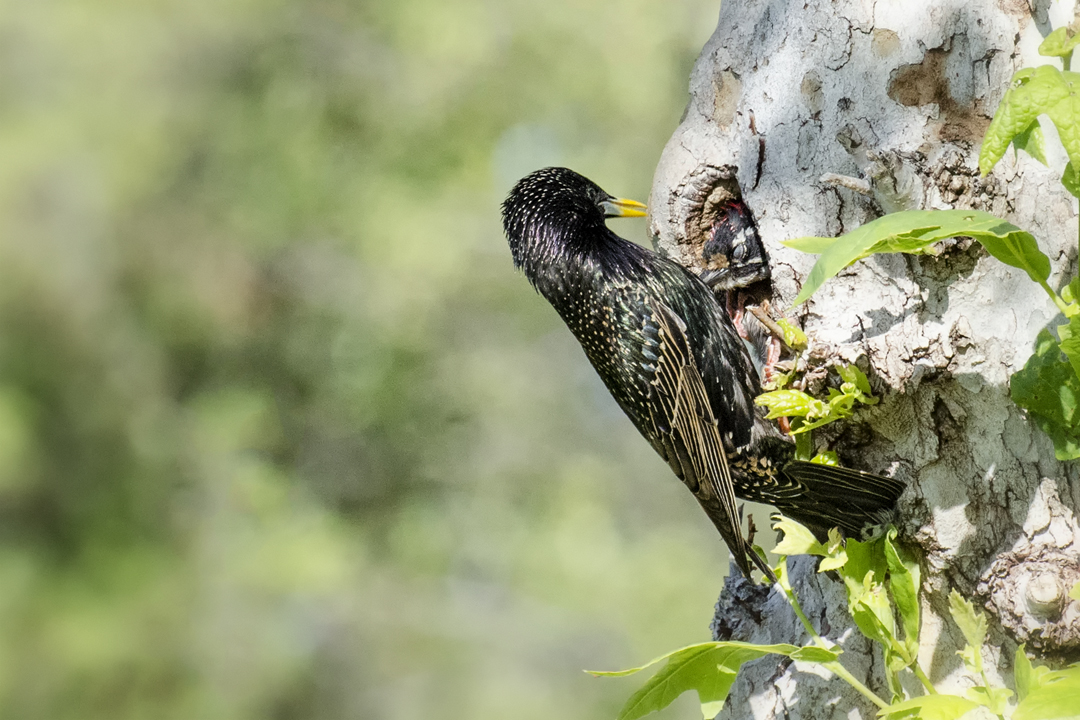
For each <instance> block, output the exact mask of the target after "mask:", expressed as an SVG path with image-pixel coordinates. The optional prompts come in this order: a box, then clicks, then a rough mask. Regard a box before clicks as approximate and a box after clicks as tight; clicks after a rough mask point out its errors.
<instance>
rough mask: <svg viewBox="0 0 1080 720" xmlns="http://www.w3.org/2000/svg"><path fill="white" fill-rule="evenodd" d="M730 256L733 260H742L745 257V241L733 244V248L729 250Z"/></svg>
mask: <svg viewBox="0 0 1080 720" xmlns="http://www.w3.org/2000/svg"><path fill="white" fill-rule="evenodd" d="M731 258H732V260H734V261H735V262H742V261H743V260H745V259H746V243H744V242H740V243H739V244H738V245H736V246H735V249H734V250H732V252H731Z"/></svg>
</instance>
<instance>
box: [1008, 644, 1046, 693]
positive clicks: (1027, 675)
mask: <svg viewBox="0 0 1080 720" xmlns="http://www.w3.org/2000/svg"><path fill="white" fill-rule="evenodd" d="M1049 672H1050V668H1048V667H1045V666H1043V665H1034V666H1033V665H1032V664H1031V660H1029V659H1028V656H1027V654H1026V653H1025V652H1024V646H1023V645H1021V646H1020V647H1018V648H1016V656H1015V659H1014V660H1013V678H1014V680H1015V681H1016V696H1017V698H1019V699H1020V700H1021V701H1023V700H1024V698H1026V697H1027V696H1028V695H1030V694H1031V693H1032V692H1034V691H1035V690H1036V689H1038V688H1039V687H1041V686H1042V684H1043V681H1044V679H1045V677H1046V675H1047V673H1049Z"/></svg>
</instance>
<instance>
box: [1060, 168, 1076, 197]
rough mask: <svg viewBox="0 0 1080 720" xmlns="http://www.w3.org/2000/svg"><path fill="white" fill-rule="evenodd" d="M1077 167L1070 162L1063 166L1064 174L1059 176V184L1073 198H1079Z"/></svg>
mask: <svg viewBox="0 0 1080 720" xmlns="http://www.w3.org/2000/svg"><path fill="white" fill-rule="evenodd" d="M1077 167H1078V166H1076V165H1073V164H1072V162H1071V161H1070V162H1069V163H1068V164H1066V165H1065V172H1064V173H1062V175H1061V184H1062V185H1064V186H1065V189H1066V190H1068V191H1069V192H1070V193H1072V196H1073V197H1077V198H1080V173H1078V172H1077V171H1076V168H1077Z"/></svg>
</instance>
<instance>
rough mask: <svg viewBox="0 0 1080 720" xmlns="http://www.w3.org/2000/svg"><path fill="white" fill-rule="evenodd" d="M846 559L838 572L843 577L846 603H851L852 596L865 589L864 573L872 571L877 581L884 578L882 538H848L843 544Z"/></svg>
mask: <svg viewBox="0 0 1080 720" xmlns="http://www.w3.org/2000/svg"><path fill="white" fill-rule="evenodd" d="M845 551H846V553H847V557H848V561H847V564H845V565H844V568H843V570H842V571H841V573H840V577H842V578H843V579H844V587H845V588H846V589H847V591H848V605H849V606H850V605H851V602H852V599H853V597H858V596H859V595H860V594H862V592H863V591H864V589H865V586H866V575H867V573H872V576H873V578H874V580H875V581H876V582H878V583H880V582H882V581H884V579H885V568H886V567H887V565H886V561H885V550H884V546H883V542H882V538H877V539H875V540H871V541H869V542H860V541H858V540H855V539H854V538H848V539H847V541H846V544H845Z"/></svg>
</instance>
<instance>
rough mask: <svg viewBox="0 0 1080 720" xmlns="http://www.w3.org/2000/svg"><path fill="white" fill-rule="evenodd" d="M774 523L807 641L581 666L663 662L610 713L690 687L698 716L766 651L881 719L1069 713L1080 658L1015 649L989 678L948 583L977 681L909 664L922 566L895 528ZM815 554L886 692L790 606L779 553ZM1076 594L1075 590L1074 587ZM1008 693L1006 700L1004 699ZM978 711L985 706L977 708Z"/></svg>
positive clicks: (1079, 689) (963, 604)
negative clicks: (827, 528) (862, 678)
mask: <svg viewBox="0 0 1080 720" xmlns="http://www.w3.org/2000/svg"><path fill="white" fill-rule="evenodd" d="M774 521H775V524H774V525H773V527H774V528H775V529H777V530H779V531H781V532H783V538H782V540H781V541H780V543H779V544H777V546H776V552H777V553H779V554H780V555H781V557H780V559H779V562H778V564H777V565H776V567H775V568H774V569H775V572H776V575H777V578H778V582H777V585H778V589H779V590H780V591H781V592H783V593H784V595H785V597H787V598H788V600H789V601H790V602H791V605H792V609H793V610H794V611H795V613H796V614H797V615H798V616H799V619H800V620H801V621H802V622H803V624H804V626H805V627H806V629H807V631H808V634H809V636H810V640H809V642H807V643H806V644H805V645H802V646H797V645H792V644H786V643H785V644H775V645H763V644H754V643H745V642H736V641H726V642H709V643H700V644H697V645H691V646H689V647H685V648H682V649H680V650H675V651H673V652H670V653H667V654H665V655H661V656H660V657H658V658H655V659H654V660H651V661H649V662H648V663H645V664H644V665H642V666H640V667H636V668H630V669H629V670H620V671H615V672H600V671H590V672H591V673H592V674H593V675H599V676H605V677H621V676H626V675H631V674H634V673H637V672H640V671H642V670H644V669H646V668H648V667H651V666H653V665H656V664H658V663H661V662H664V663H665V664H664V666H663V667H662V668H661V669H660V670H659V671H658V672H657V673H656V674H655V675H653V676H652V677H651V678H650V679H649V680H648V681H647V682H646V683H645V684H644V685H643V686H642V687H641V688H640V689H638V690H637V692H635V693H634V694H633V695H632V696H631V697H630V699H629V700H627V702H626V704H625V705H624V706H623V709H622V711H621V712H620V713H619V716H618V720H636V719H637V718H640V717H643V716H645V715H647V714H649V713H651V712H656V711H658V710H662V709H663V708H665V707H667V706H668V705H670V704H671V703H672V702H673V701H674V700H675V698H677V697H679V696H680V695H682V694H683V693H685V692H689V691H695V692H697V694H698V699H699V701H700V704H701V713H702V716H703V717H704V718H705V720H709V718H712V717H715V715H716V714H717V713H718V712H719V711H720V710H721V709H722V708H723V705H724V702H725V701H726V700H727V697H728V694H729V693H730V691H731V687H732V685H733V684H734V682H735V679H736V678H737V676H738V672H739V670H740V668H741V667H742V666H743V665H744V664H745V663H747V662H750V661H752V660H757V659H760V658H763V657H765V656H766V655H781V656H784V657H788V658H791V659H792V660H795V661H798V662H804V663H814V664H817V665H821V666H822V667H824V668H825V669H827V670H829V671H831V672H832V673H834V674H835V675H837V676H839V677H840V678H841V679H843V680H845V681H846V682H848V683H850V684H851V685H852V686H853V687H855V689H856V690H858V691H859V692H860V693H862V694H863V695H864V696H866V697H867V698H868V699H869V700H870V701H871V702H873V703H874V704H875V705H877V707H878V717H880V718H885V719H886V720H918V719H921V720H956V719H958V718H960V717H961V716H963V715H965V714H966V713H968V712H971V711H973V710H976V709H978V708H980V707H982V708H986V709H987V710H988V711H989V712H991V713H992V714H994V715H996V716H998V717H1004V716H1005V715H1010V716H1011V717H1012V718H1013V720H1057V719H1058V718H1062V719H1064V718H1069V717H1075V715H1076V708H1077V707H1078V703H1080V664H1076V665H1073V666H1071V667H1069V668H1066V669H1065V670H1061V671H1056V672H1055V671H1051V670H1050V669H1049V668H1047V667H1044V666H1038V665H1033V664H1032V663H1031V661H1030V660H1029V659H1028V657H1027V656H1026V655H1025V654H1024V648H1023V646H1021V647H1020V648H1019V649H1018V650H1017V652H1016V657H1015V660H1014V663H1015V664H1014V674H1015V679H1016V691H1015V693H1014V691H1013V690H1010V689H1009V688H1006V687H1003V686H1000V685H995V684H994V683H992V682H991V681H990V680H989V679H988V677H987V674H986V672H985V668H984V666H983V657H982V654H983V646H984V644H985V641H986V630H987V622H986V616H985V615H984V614H983V613H981V612H976V611H975V608H974V606H973V605H972V604H971V602H970V601H968V600H965V599H964V598H962V597H961V596H960V594H959V593H957V592H956V591H955V590H953V591H952V593H951V595H950V598H949V600H950V612H951V615H952V618H953V621H954V622H955V623H956V625H957V627H959V629H960V632H961V633H962V634H963V636H964V639H965V642H966V645H965V647H964V649H963V650H961V651H959V654H960V656H961V658H962V659H963V661H964V665H965V667H966V668H967V670H968V671H969V672H970V673H971V674H972V676H973V677H974V678H975V679H976V681H975V685H974V686H973V687H972V688H971V689H969V690H968V692H967V694H966V695H965V696H961V695H955V694H947V693H940V692H938V691H937V689H936V688H935V687H934V686H933V685H932V684H931V682H930V680H929V679H928V678H927V676H926V674H925V673H924V672H923V671H922V669H921V668H920V667H919V664H918V651H919V629H920V623H921V618H920V599H919V589H920V582H921V571H920V568H919V564H918V563H917V562H916V561H915V560H914V559H913V558H912V557H910V555H909V554H908V553H906V552H905V551H904V550H903V549H902V548H900V547H899V545H897V543H896V531H895V529H894V528H889V529H888V531H887V532H886V533H885V534H884V535H882V536H880V537H878V538H876V539H874V540H871V541H868V542H859V541H857V540H853V539H847V540H843V539H842V538H841V537H840V534H839V532H838V531H836V530H833V531H832V532H830V533H829V538H828V541H827V542H825V543H822V542H820V541H818V540H817V538H815V537H814V535H813V534H812V533H811V532H810V531H809V530H808V529H806V528H805V527H803V526H802V525H800V524H799V523H797V522H795V521H794V520H790V519H788V518H785V517H782V516H779V515H777V516H774ZM796 554H809V555H817V556H820V557H821V558H822V560H821V562H820V564H819V566H818V572H826V571H830V570H831V571H835V572H836V573H837V574H838V575H839V576H840V578H841V580H842V581H843V583H844V588H845V590H846V595H847V603H848V610H849V612H850V613H851V617H852V619H853V620H854V622H855V625H856V626H857V627H858V629H859V631H860V632H862V633H863V635H865V636H866V637H868V638H870V639H871V640H873V641H874V642H875V643H877V644H878V645H879V646H880V647H881V648H882V651H883V653H884V659H885V668H886V677H887V680H888V686H889V690H890V693H891V698H890V700H889V701H886V700H884V699H882V698H880V697H878V696H877V695H875V694H874V693H872V692H871V691H870V690H869V689H867V688H866V687H865V686H863V685H862V684H861V683H859V682H858V680H856V679H855V678H854V677H853V676H852V675H851V674H850V673H849V672H848V671H847V670H846V669H845V668H844V666H843V665H842V664H841V663H840V660H839V659H840V657H841V655H842V653H843V650H842V649H841V648H840V647H839V646H838V645H836V644H834V643H832V642H830V641H828V640H826V639H824V638H822V637H821V636H820V635H818V633H817V632H816V631H815V630H814V628H813V626H812V625H811V624H810V622H809V620H808V619H807V618H806V615H805V614H804V613H803V612H802V609H801V608H800V606H799V603H798V599H797V598H796V597H795V594H794V591H793V590H792V588H791V584H790V581H789V579H788V575H787V556H788V555H796ZM1073 593H1074V594H1080V588H1074V589H1073ZM905 671H909V672H912V673H914V674H915V676H916V677H917V678H918V679H919V681H920V682H921V683H922V686H923V688H924V690H925V693H924V694H922V695H917V696H914V697H908V696H907V694H906V693H905V692H904V690H903V688H902V686H901V684H900V674H901V673H902V672H905ZM1014 696H1015V697H1016V699H1017V700H1018V702H1017V703H1016V704H1015V705H1014V704H1012V703H1011V702H1010V701H1011V699H1012V698H1013V697H1014ZM984 712H985V711H984Z"/></svg>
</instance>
